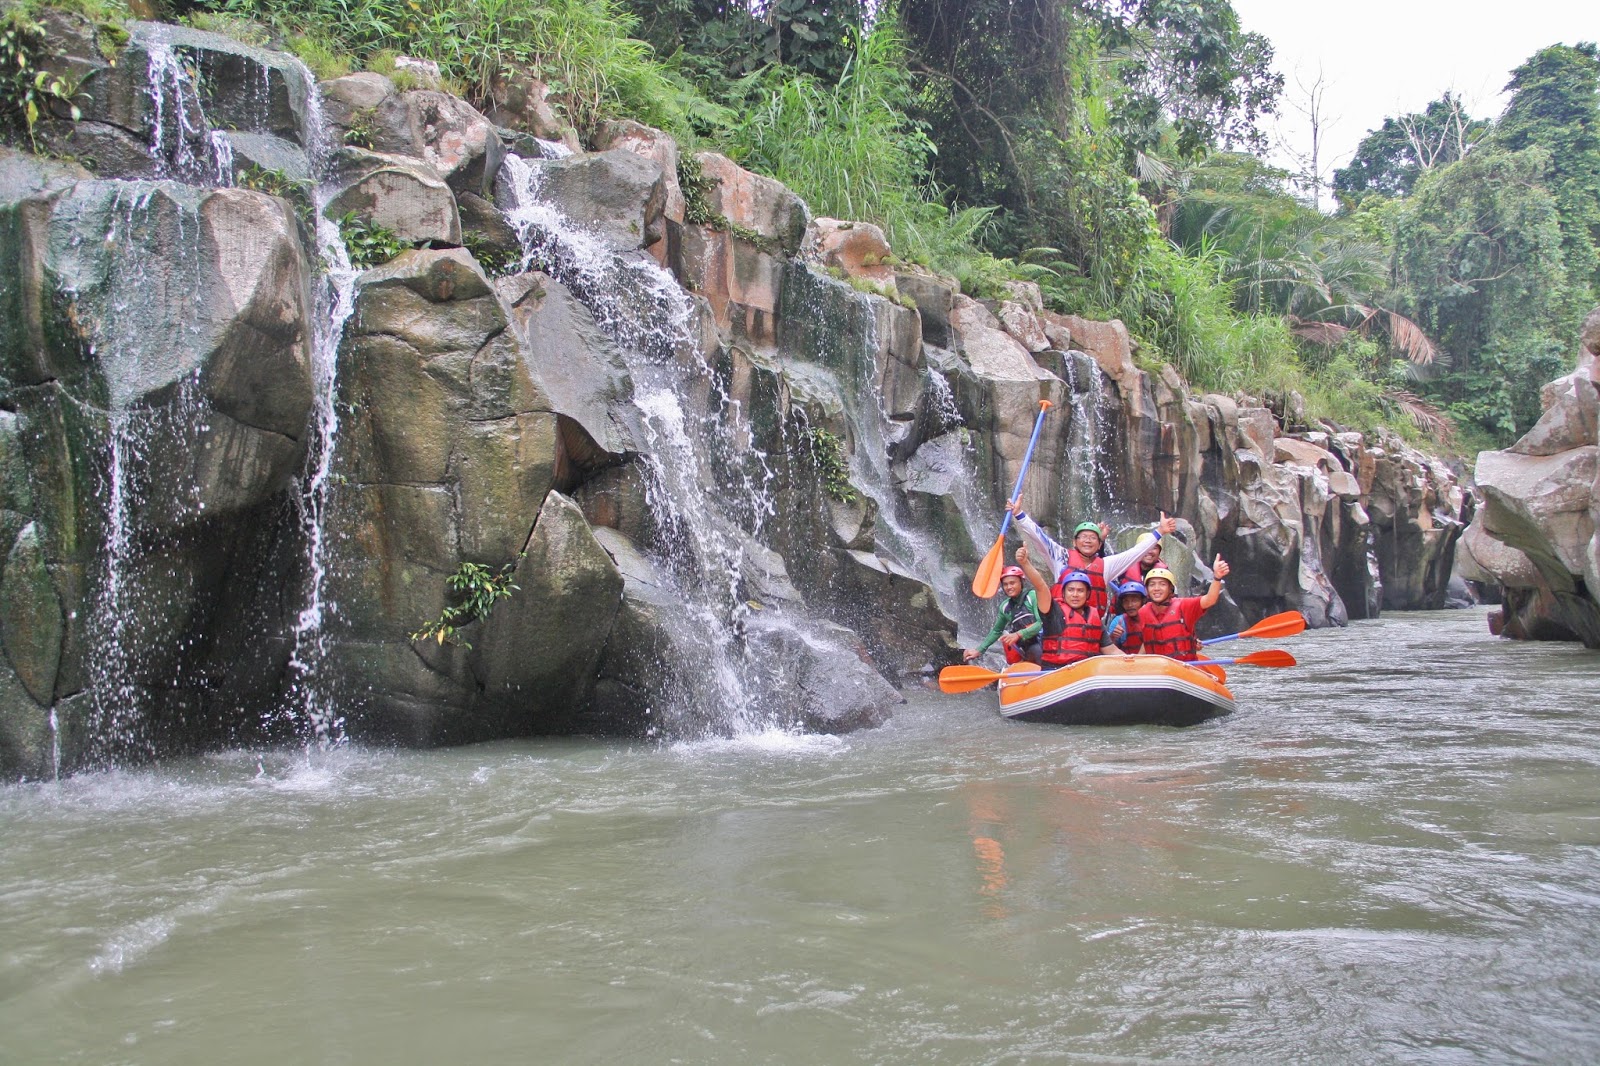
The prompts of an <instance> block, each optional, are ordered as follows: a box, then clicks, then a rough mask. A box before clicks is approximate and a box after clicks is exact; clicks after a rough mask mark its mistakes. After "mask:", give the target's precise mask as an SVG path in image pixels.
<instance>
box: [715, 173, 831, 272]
mask: <svg viewBox="0 0 1600 1066" xmlns="http://www.w3.org/2000/svg"><path fill="white" fill-rule="evenodd" d="M694 158H695V162H696V163H697V164H698V165H699V167H700V171H701V174H702V175H704V178H705V180H706V184H707V191H706V200H707V204H706V206H707V207H708V208H709V210H710V211H711V212H712V213H713V214H717V215H721V216H722V217H723V218H724V219H726V220H727V221H728V222H729V223H730V224H731V225H733V226H734V227H736V228H738V229H741V230H745V231H747V232H749V233H752V234H754V235H756V236H757V237H759V238H763V239H765V240H767V241H771V242H773V245H774V247H775V249H776V251H778V252H779V253H780V254H783V255H794V254H795V253H796V252H798V251H799V250H800V243H801V241H802V240H803V239H804V238H805V234H806V225H807V223H808V222H809V221H810V219H811V212H810V211H809V210H808V209H807V208H806V205H805V201H803V200H801V199H800V197H798V196H796V195H795V194H794V193H793V192H790V191H789V189H788V188H787V187H786V186H784V185H783V184H782V183H780V182H777V181H774V180H773V179H771V178H768V177H763V176H762V175H760V174H755V173H752V172H751V171H748V170H746V169H744V168H743V167H741V166H739V165H738V164H737V163H735V162H733V160H731V159H729V158H728V157H727V156H723V155H718V154H717V153H716V152H700V153H698V154H697V155H696V156H695V157H694Z"/></svg>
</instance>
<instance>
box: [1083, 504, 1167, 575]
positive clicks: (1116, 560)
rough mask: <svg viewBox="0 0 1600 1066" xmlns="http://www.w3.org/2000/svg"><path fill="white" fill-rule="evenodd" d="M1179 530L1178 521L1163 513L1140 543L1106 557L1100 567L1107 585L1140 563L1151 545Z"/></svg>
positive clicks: (1141, 537)
mask: <svg viewBox="0 0 1600 1066" xmlns="http://www.w3.org/2000/svg"><path fill="white" fill-rule="evenodd" d="M1177 528H1178V520H1177V519H1176V518H1171V517H1169V516H1168V515H1167V513H1166V512H1165V511H1163V512H1161V521H1159V522H1157V523H1156V524H1155V525H1154V526H1153V527H1152V528H1151V531H1150V532H1149V533H1141V534H1140V535H1139V541H1138V543H1136V544H1135V545H1134V546H1133V547H1131V548H1129V549H1128V550H1127V551H1120V552H1117V554H1115V555H1108V556H1106V557H1105V561H1104V562H1102V563H1101V564H1100V565H1101V567H1102V568H1103V569H1104V570H1105V575H1106V583H1107V584H1110V583H1111V582H1113V581H1115V580H1117V578H1119V577H1121V576H1122V574H1123V571H1125V570H1127V569H1128V567H1130V566H1132V565H1133V564H1134V563H1136V562H1138V561H1139V557H1140V556H1141V555H1143V554H1144V553H1145V552H1147V551H1149V550H1150V545H1152V544H1154V543H1155V542H1156V541H1158V540H1160V539H1161V537H1162V535H1163V534H1167V533H1171V532H1172V531H1173V530H1175V529H1177Z"/></svg>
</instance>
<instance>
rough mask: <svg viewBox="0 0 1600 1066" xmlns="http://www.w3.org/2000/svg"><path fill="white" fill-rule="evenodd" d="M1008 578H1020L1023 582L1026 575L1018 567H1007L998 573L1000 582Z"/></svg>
mask: <svg viewBox="0 0 1600 1066" xmlns="http://www.w3.org/2000/svg"><path fill="white" fill-rule="evenodd" d="M1008 577H1020V578H1022V579H1023V580H1024V581H1026V580H1027V579H1028V575H1027V574H1025V573H1023V570H1022V567H1020V566H1008V567H1006V568H1005V569H1004V570H1002V571H1000V580H1001V581H1004V580H1005V579H1006V578H1008Z"/></svg>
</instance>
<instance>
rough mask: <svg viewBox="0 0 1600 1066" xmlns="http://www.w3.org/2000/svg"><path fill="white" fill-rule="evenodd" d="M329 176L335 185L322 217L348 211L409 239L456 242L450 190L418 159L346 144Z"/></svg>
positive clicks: (335, 216)
mask: <svg viewBox="0 0 1600 1066" xmlns="http://www.w3.org/2000/svg"><path fill="white" fill-rule="evenodd" d="M334 181H336V182H337V183H338V185H339V191H338V192H337V193H335V194H334V195H333V197H332V198H331V199H330V200H329V201H328V203H327V205H326V206H325V207H324V208H323V214H325V215H327V217H328V218H331V219H335V220H337V219H342V218H344V217H345V216H346V215H353V216H355V217H356V218H357V219H360V220H361V221H362V222H365V223H367V224H369V225H372V226H378V227H381V228H383V229H386V230H389V231H390V232H392V233H393V234H394V235H395V236H396V237H398V238H400V239H401V240H402V241H406V242H409V243H413V244H420V243H437V244H446V245H451V244H460V243H461V215H460V212H459V211H458V209H457V207H456V198H455V195H454V194H453V193H452V192H451V190H450V186H449V185H447V184H445V181H444V179H443V178H441V177H440V176H439V173H438V172H437V171H436V170H434V169H433V167H432V166H430V165H429V164H427V163H426V162H423V161H422V160H420V159H414V158H411V157H409V156H401V155H385V154H383V153H381V152H368V151H365V150H362V149H359V148H346V149H344V150H343V151H342V152H341V153H340V154H339V159H338V162H337V165H336V166H335V169H334Z"/></svg>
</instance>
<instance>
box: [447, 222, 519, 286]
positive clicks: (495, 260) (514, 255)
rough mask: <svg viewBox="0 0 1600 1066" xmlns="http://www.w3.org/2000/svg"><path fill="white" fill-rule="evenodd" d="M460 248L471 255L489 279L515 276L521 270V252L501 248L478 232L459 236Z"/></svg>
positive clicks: (468, 231)
mask: <svg viewBox="0 0 1600 1066" xmlns="http://www.w3.org/2000/svg"><path fill="white" fill-rule="evenodd" d="M461 244H462V247H464V248H466V250H467V251H469V252H471V253H472V258H474V259H476V260H477V261H478V265H479V266H481V267H483V272H484V273H485V274H487V275H489V276H490V277H491V278H498V277H504V276H505V275H507V274H515V273H516V272H517V271H518V270H520V269H521V268H522V250H521V249H511V248H503V247H501V246H499V245H497V244H495V243H494V242H493V241H492V240H490V239H489V236H488V235H487V234H485V233H482V232H480V231H478V230H471V229H469V230H466V231H464V232H463V233H462V234H461Z"/></svg>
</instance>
